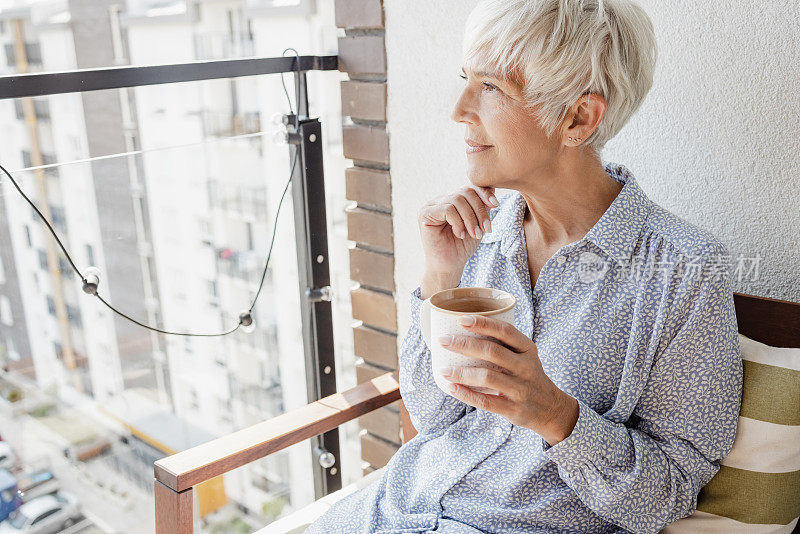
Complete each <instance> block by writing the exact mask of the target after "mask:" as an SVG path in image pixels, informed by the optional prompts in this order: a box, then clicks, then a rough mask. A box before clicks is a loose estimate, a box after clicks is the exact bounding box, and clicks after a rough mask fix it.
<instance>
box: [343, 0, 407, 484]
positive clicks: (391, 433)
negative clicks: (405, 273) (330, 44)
mask: <svg viewBox="0 0 800 534" xmlns="http://www.w3.org/2000/svg"><path fill="white" fill-rule="evenodd" d="M335 8H336V26H337V27H339V28H343V29H344V32H345V36H344V37H340V38H339V43H338V44H339V70H340V71H342V72H346V73H347V75H348V78H349V79H348V80H344V81H342V82H341V94H342V115H343V116H345V117H349V118H350V120H351V121H352V124H344V126H343V127H342V128H343V132H342V142H343V150H344V156H345V157H346V158H348V159H350V160H352V162H353V166H352V167H349V168H348V169H346V171H345V173H346V176H345V180H346V197H347V199H348V200H350V201H353V204H352V205H351V206H349V207H348V208H347V210H346V211H347V238H348V239H349V240H350V241H352V242H353V243H352V244H351V246H350V278H351V279H352V280H353V281H354V282H357V284H354V286H353V288H352V289H351V291H350V297H351V301H352V305H353V318H354V319H356V322H355V323H354V326H353V350H354V352H355V355H356V357H357V359H356V379H357V382H358V383H359V384H360V383H362V382H364V381H367V380H370V379H372V378H375V377H376V376H378V375H381V374H384V373H386V372H389V371H393V370H395V369H397V306H396V302H395V297H394V291H395V287H394V235H393V231H392V198H391V174H390V172H389V171H390V162H389V135H388V133H387V130H386V50H385V46H384V37H385V34H384V18H383V2H382V0H336V3H335ZM359 321H360V322H359ZM401 411H402V402H401V401H397V402H395V403H392V404H390V405H389V406H386V407H384V408H381V409H379V410H375V411H374V412H372V413H369V414H366V415H364V416H362V417H359V419H358V423H359V426H360V427H361V459H362V460H363V463H362V469H363V472H364V474H366V473H368V472H370V471H372V470H374V469H377V468H379V467H382V466H384V465H386V463H387V462H388V461H389V459H390V458H391V457H392V455H393V454H394V453H395V451H396V450H397V449H398V448H399V447H400V445H401V444H402V442H403V441H402V431H401V425H400V421H401Z"/></svg>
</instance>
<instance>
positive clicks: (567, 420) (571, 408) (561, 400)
mask: <svg viewBox="0 0 800 534" xmlns="http://www.w3.org/2000/svg"><path fill="white" fill-rule="evenodd" d="M557 391H559V392H560V393H559V394H558V402H557V404H556V406H557V408H555V409H554V415H553V417H551V419H550V420H549V421H548V423H549V424H548V425H547V427H548V428H547V430H546V431H544V432H542V434H541V436H542V437H543V438H544V440H545V441H546V442H547V443H548V444H549V445H550V446H553V445H555V444H556V443H558V442H560V441H564V440H565V439H567V438H568V437H569V436H570V435H571V434H572V431H573V430H574V429H575V425H576V424H577V423H578V417H579V416H580V406H579V405H578V401H577V400H576V399H575V397H573V396H572V395H570V394H569V393H565V392H564V391H562V390H560V389H558V390H557Z"/></svg>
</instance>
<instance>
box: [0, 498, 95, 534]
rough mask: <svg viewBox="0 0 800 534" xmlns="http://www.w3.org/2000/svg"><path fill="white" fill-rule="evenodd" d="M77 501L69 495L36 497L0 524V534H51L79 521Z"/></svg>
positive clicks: (79, 512)
mask: <svg viewBox="0 0 800 534" xmlns="http://www.w3.org/2000/svg"><path fill="white" fill-rule="evenodd" d="M81 518H82V514H81V511H80V508H79V506H78V500H77V499H76V498H75V496H74V495H72V494H71V493H66V492H59V493H56V494H55V495H45V496H43V497H37V498H35V499H33V500H32V501H30V502H26V503H25V504H23V505H22V506H20V507H19V508H18V509H17V510H16V511H14V512H11V515H9V516H8V519H6V520H5V521H3V522H2V523H0V534H53V533H56V532H61V531H62V530H64V529H67V528H69V527H71V526H72V525H74V524H75V523H77V522H78V521H80V520H81Z"/></svg>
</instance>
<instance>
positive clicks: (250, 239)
mask: <svg viewBox="0 0 800 534" xmlns="http://www.w3.org/2000/svg"><path fill="white" fill-rule="evenodd" d="M244 224H245V226H246V227H247V250H254V248H255V247H254V246H253V223H251V222H250V221H247V222H245V223H244Z"/></svg>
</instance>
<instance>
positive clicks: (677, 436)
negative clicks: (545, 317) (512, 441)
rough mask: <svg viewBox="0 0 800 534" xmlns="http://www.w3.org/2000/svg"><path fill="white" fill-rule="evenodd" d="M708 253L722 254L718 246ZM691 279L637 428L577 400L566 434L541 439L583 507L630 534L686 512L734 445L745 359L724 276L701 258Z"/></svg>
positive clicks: (683, 284)
mask: <svg viewBox="0 0 800 534" xmlns="http://www.w3.org/2000/svg"><path fill="white" fill-rule="evenodd" d="M712 250H716V251H717V254H723V255H725V254H727V250H726V249H725V247H724V246H723V245H721V244H718V245H716V246H714V247H713V248H712ZM690 278H691V279H690V280H689V281H687V277H686V276H684V277H680V278H679V279H676V280H675V283H677V284H678V290H677V291H676V292H675V293H674V295H673V297H672V305H671V306H669V309H670V310H672V312H671V314H672V315H673V318H674V319H673V321H674V322H672V323H671V324H672V325H673V328H671V329H670V332H671V334H669V335H668V336H667V339H663V338H662V340H661V341H660V342H659V345H658V348H657V349H656V350H657V352H656V353H655V355H654V361H653V365H652V368H651V371H650V375H649V377H648V380H647V383H646V385H645V386H644V390H643V393H642V395H641V397H640V400H639V402H638V403H637V405H636V409H635V410H634V415H635V417H633V418H632V420H633V421H636V422H635V423H634V424H633V425H632V426H631V427H628V426H626V425H625V424H623V423H616V422H613V421H610V420H608V419H606V418H604V417H603V416H601V415H600V414H598V413H597V412H596V411H594V410H593V409H592V408H591V407H590V406H588V405H587V404H586V403H585V402H583V401H581V400H580V399H579V400H578V405H579V410H580V413H579V417H578V421H577V424H576V425H575V428H574V429H573V431H572V433H571V434H570V436H568V437H567V438H566V439H564V440H562V441H560V442H558V443H556V444H555V445H553V446H550V445H549V444H548V443H547V442H546V441H544V440H542V448H543V451H544V454H545V455H546V456H547V457H548V458H550V460H552V461H553V462H555V463H556V464H557V468H558V472H559V475H560V476H561V478H562V479H563V480H564V481H565V482H566V483H567V485H569V486H570V487H571V488H572V489H573V490H574V491H575V493H576V494H577V495H578V497H579V498H580V499H581V500H582V501H583V502H584V503H585V504H586V506H587V507H589V508H590V509H591V510H593V511H594V512H595V513H597V514H598V515H599V516H601V517H603V518H604V519H606V520H607V521H610V522H612V523H615V524H616V525H618V526H620V527H623V528H625V529H627V530H630V531H631V532H637V533H639V532H642V533H645V532H654V533H655V532H659V531H660V530H661V529H662V528H664V527H665V526H666V525H668V524H669V523H672V522H674V521H677V520H678V519H680V518H682V517H686V516H688V515H690V514H692V513H693V512H694V511H695V509H696V508H697V495H698V493H699V492H700V489H701V488H702V487H703V486H704V485H706V484H707V483H708V482H709V481H710V480H711V478H712V477H713V476H714V475H715V474H716V473H717V471H718V470H719V462H720V460H722V459H723V458H725V457H726V456H727V455H728V454H729V453H730V451H731V449H732V447H733V441H734V437H735V434H736V426H737V423H738V415H739V408H740V403H741V394H742V361H741V355H740V347H739V337H738V325H737V322H736V314H735V310H734V303H733V292H732V289H731V282H730V275H729V274H727V273H720V272H719V270H714V268H713V266H711V262H709V261H708V255H704V260H703V267H702V269H700V270H699V272H698V274H696V275H695V276H693V277H690ZM670 286H672V284H670Z"/></svg>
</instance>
